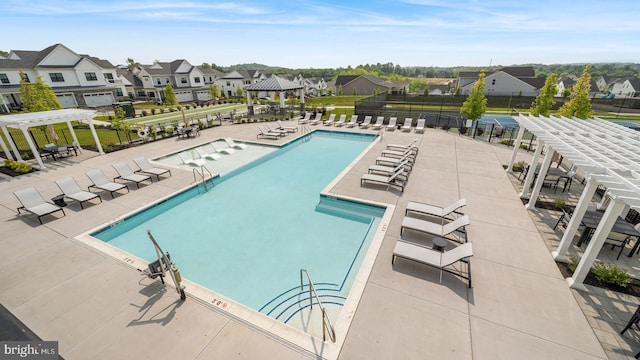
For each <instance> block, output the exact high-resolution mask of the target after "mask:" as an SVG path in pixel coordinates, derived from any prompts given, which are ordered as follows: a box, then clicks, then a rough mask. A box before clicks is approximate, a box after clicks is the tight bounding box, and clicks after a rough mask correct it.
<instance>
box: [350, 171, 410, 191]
mask: <svg viewBox="0 0 640 360" xmlns="http://www.w3.org/2000/svg"><path fill="white" fill-rule="evenodd" d="M407 175H408V173H407V172H406V171H405V170H404V169H403V168H400V169H399V170H398V171H396V172H394V173H393V174H391V175H375V174H364V175H362V177H361V178H360V186H362V185H364V183H365V182H373V183H378V184H383V185H387V188H389V186H396V187H398V188H400V191H404V185H405V182H406V178H407ZM399 177H403V178H404V179H405V180H402V179H400V178H399Z"/></svg>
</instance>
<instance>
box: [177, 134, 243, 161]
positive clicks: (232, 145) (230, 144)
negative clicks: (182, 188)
mask: <svg viewBox="0 0 640 360" xmlns="http://www.w3.org/2000/svg"><path fill="white" fill-rule="evenodd" d="M223 140H224V142H225V145H222V144H220V143H218V142H215V141H214V142H211V143H209V144H206V145H203V146H199V147H197V148H195V151H196V153H197V154H198V158H194V157H193V155H192V154H191V152H190V151H182V152H180V153H178V157H179V158H180V160H182V163H183V164H185V165H191V166H204V165H206V163H207V160H220V159H222V156H223V155H222V154H224V155H231V154H234V153H235V152H236V149H240V150H243V149H246V148H247V145H246V144H242V143H237V142H235V141H234V140H233V139H232V138H224V139H223Z"/></svg>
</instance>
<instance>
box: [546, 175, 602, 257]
mask: <svg viewBox="0 0 640 360" xmlns="http://www.w3.org/2000/svg"><path fill="white" fill-rule="evenodd" d="M597 189H598V182H597V181H596V180H595V179H593V178H592V177H591V176H589V177H588V178H587V183H586V185H585V187H584V190H583V191H582V195H580V200H578V204H577V205H576V208H575V209H574V210H573V214H572V215H571V220H569V224H567V228H566V229H565V231H564V234H563V235H562V239H561V240H560V244H559V245H558V249H556V250H554V251H552V252H551V255H553V258H554V259H555V260H557V261H562V262H566V261H567V256H566V254H567V251H568V250H569V246H571V243H572V242H573V238H574V237H575V234H576V232H577V231H578V227H579V226H580V222H581V221H582V218H583V217H584V214H585V213H586V212H587V208H588V207H589V203H590V202H591V199H592V198H593V194H595V193H596V190H597ZM560 216H562V215H560Z"/></svg>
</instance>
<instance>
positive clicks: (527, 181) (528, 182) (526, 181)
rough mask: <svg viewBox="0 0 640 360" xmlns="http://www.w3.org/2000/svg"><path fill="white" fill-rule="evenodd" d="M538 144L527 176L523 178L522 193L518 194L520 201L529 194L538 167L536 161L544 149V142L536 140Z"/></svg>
mask: <svg viewBox="0 0 640 360" xmlns="http://www.w3.org/2000/svg"><path fill="white" fill-rule="evenodd" d="M538 142H539V144H538V147H537V148H536V151H535V152H534V153H533V159H531V163H530V164H529V170H527V176H526V177H525V178H524V185H523V186H522V191H521V192H520V198H521V199H524V198H526V197H527V195H528V194H529V188H530V187H531V183H532V182H533V177H534V174H535V172H536V168H537V167H538V160H539V159H540V154H541V153H542V148H543V147H544V141H542V140H541V139H538Z"/></svg>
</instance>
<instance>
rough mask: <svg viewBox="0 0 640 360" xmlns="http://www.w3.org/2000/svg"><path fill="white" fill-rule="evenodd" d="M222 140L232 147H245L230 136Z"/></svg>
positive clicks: (245, 145)
mask: <svg viewBox="0 0 640 360" xmlns="http://www.w3.org/2000/svg"><path fill="white" fill-rule="evenodd" d="M295 129H296V131H297V130H298V129H297V128H295ZM224 141H225V142H226V143H227V145H229V147H232V148H235V149H240V150H244V149H246V148H247V144H242V143H237V142H235V141H234V140H233V139H232V138H230V137H226V138H224Z"/></svg>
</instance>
